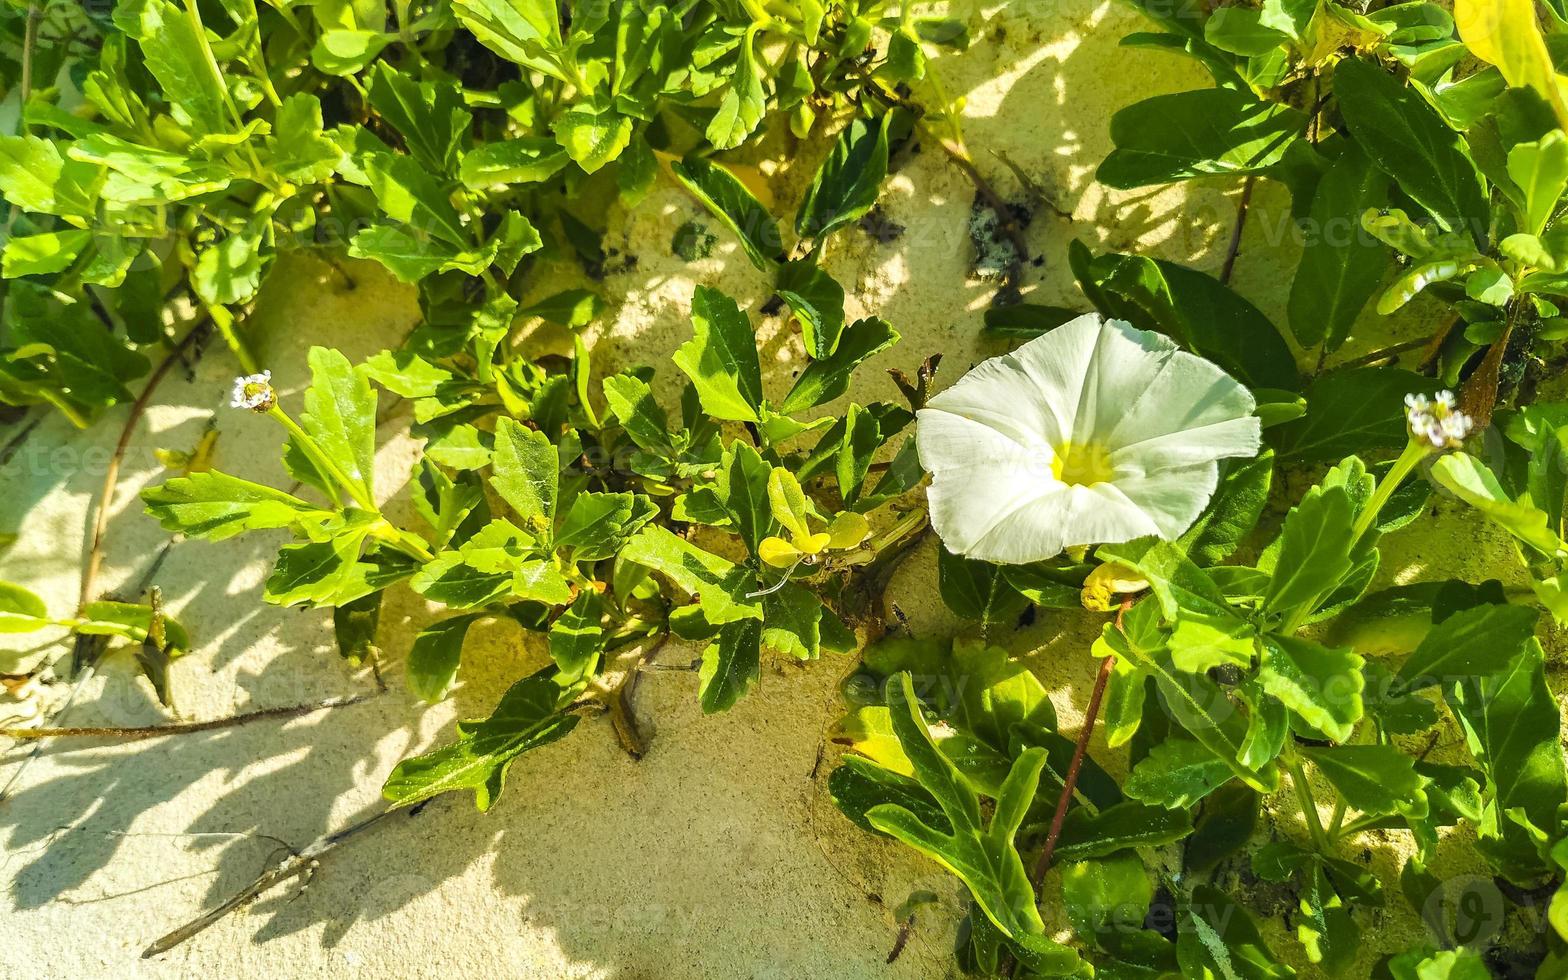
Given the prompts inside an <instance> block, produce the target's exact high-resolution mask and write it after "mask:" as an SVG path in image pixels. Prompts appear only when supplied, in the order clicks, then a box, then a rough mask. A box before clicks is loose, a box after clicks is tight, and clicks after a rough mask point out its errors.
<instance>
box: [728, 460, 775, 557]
mask: <svg viewBox="0 0 1568 980" xmlns="http://www.w3.org/2000/svg"><path fill="white" fill-rule="evenodd" d="M772 472H773V467H772V466H770V465H768V464H767V463H766V462H764V461H763V459H762V456H761V455H759V454H758V453H757V451H756V450H755V449H753V448H752V447H750V446H748V445H746V444H745V443H743V442H736V443H732V444H731V446H730V448H729V449H728V450H727V451H726V452H725V454H724V460H723V462H721V463H720V464H719V476H718V481H717V483H716V485H715V490H716V491H717V493H718V497H719V502H720V503H721V504H723V505H724V509H725V510H726V511H728V512H729V515H730V520H731V521H732V522H733V524H734V527H735V531H736V533H738V534H739V535H740V538H741V540H742V541H744V542H745V544H746V549H747V550H748V551H750V552H751V553H752V554H756V553H757V547H758V545H760V544H761V543H762V539H763V538H765V537H767V536H768V535H770V534H771V533H772V532H773V526H774V522H773V505H772V503H771V502H770V501H769V499H768V477H769V476H770V475H771V474H772Z"/></svg>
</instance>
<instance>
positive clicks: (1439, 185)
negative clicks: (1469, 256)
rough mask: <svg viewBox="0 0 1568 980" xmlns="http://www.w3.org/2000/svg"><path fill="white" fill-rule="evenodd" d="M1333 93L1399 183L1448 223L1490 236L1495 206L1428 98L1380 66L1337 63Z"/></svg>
mask: <svg viewBox="0 0 1568 980" xmlns="http://www.w3.org/2000/svg"><path fill="white" fill-rule="evenodd" d="M1334 95H1335V97H1336V98H1337V99H1338V101H1339V111H1340V113H1341V114H1342V115H1343V116H1344V117H1345V123H1346V125H1347V126H1349V128H1350V132H1351V135H1353V136H1354V137H1355V138H1356V141H1357V143H1358V144H1359V145H1360V146H1361V147H1362V148H1363V149H1365V150H1366V151H1367V154H1368V155H1369V156H1371V158H1372V160H1373V162H1374V163H1376V164H1377V165H1378V166H1379V167H1381V168H1382V169H1383V170H1384V172H1386V173H1387V174H1388V175H1389V176H1390V177H1393V178H1394V180H1395V181H1397V182H1398V183H1399V186H1400V189H1401V190H1403V191H1404V192H1405V193H1406V194H1408V195H1410V197H1411V198H1412V199H1413V200H1414V201H1415V202H1416V203H1418V204H1420V205H1421V206H1422V207H1424V208H1426V209H1427V210H1428V211H1430V212H1431V213H1432V216H1433V217H1434V218H1436V219H1437V221H1438V223H1439V224H1441V225H1442V226H1443V227H1444V228H1445V229H1447V230H1449V231H1453V232H1462V233H1464V234H1466V235H1468V236H1469V237H1471V238H1473V239H1475V240H1476V241H1484V240H1485V239H1486V235H1487V230H1488V227H1489V225H1490V216H1491V212H1490V208H1489V205H1488V203H1487V197H1486V191H1485V190H1484V189H1483V187H1482V185H1481V177H1480V175H1479V174H1478V173H1477V172H1476V168H1475V163H1474V162H1472V161H1471V159H1470V157H1469V155H1468V154H1467V153H1466V152H1465V145H1464V141H1463V140H1462V139H1461V138H1460V136H1459V134H1458V133H1455V132H1454V131H1453V130H1452V129H1450V128H1449V127H1448V124H1447V123H1445V122H1444V121H1443V118H1442V117H1441V116H1440V115H1438V113H1437V110H1435V109H1433V108H1432V107H1431V106H1430V105H1429V104H1428V103H1427V102H1426V100H1425V99H1423V98H1421V96H1419V95H1418V94H1416V92H1415V91H1414V90H1413V89H1411V88H1408V87H1407V86H1405V85H1404V84H1402V83H1401V82H1400V81H1399V80H1398V79H1396V78H1394V76H1392V75H1390V74H1389V73H1388V72H1386V71H1384V70H1383V69H1382V68H1381V67H1379V66H1378V65H1375V64H1373V63H1371V62H1368V61H1362V60H1359V59H1355V58H1347V59H1345V60H1344V61H1341V62H1340V63H1339V65H1338V66H1337V67H1336V68H1335V69H1334Z"/></svg>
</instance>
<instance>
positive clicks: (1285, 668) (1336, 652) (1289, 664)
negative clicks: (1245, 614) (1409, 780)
mask: <svg viewBox="0 0 1568 980" xmlns="http://www.w3.org/2000/svg"><path fill="white" fill-rule="evenodd" d="M1363 663H1364V661H1363V660H1362V658H1361V656H1360V655H1359V654H1357V653H1355V652H1354V651H1352V650H1351V649H1350V648H1349V647H1326V646H1323V645H1321V644H1318V643H1314V642H1312V641H1311V640H1306V639H1302V638H1301V637H1299V636H1278V635H1274V634H1270V635H1267V636H1265V637H1264V638H1263V660H1262V664H1261V666H1260V667H1259V669H1258V684H1259V685H1261V686H1262V688H1263V690H1265V691H1267V692H1268V693H1269V694H1271V695H1273V696H1274V697H1276V698H1278V699H1279V700H1280V701H1281V702H1282V703H1284V705H1285V706H1286V707H1287V708H1289V709H1290V710H1292V711H1294V712H1295V713H1296V714H1298V715H1300V716H1301V717H1302V719H1304V720H1305V721H1306V722H1307V724H1309V725H1311V726H1312V727H1313V728H1316V729H1317V730H1318V731H1320V732H1322V733H1323V734H1325V735H1327V736H1328V737H1329V738H1332V739H1334V740H1335V741H1340V742H1343V741H1345V740H1346V739H1348V738H1350V735H1351V732H1352V731H1354V730H1355V726H1356V722H1358V721H1360V720H1361V716H1362V714H1363V713H1364V711H1365V705H1364V703H1363V701H1362V696H1361V692H1362V691H1363V690H1364V689H1365V687H1366V679H1365V678H1364V677H1363V676H1362V674H1361V666H1362V664H1363Z"/></svg>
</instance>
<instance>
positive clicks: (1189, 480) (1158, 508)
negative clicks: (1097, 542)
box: [1106, 462, 1219, 543]
mask: <svg viewBox="0 0 1568 980" xmlns="http://www.w3.org/2000/svg"><path fill="white" fill-rule="evenodd" d="M1114 486H1115V488H1116V490H1117V492H1119V493H1121V494H1122V495H1124V496H1125V497H1126V499H1127V500H1128V501H1130V502H1131V503H1132V504H1133V505H1134V506H1136V507H1137V508H1138V510H1139V511H1141V512H1142V513H1144V514H1145V515H1147V516H1148V518H1149V520H1150V521H1151V522H1152V523H1153V525H1154V530H1153V531H1148V532H1145V533H1149V534H1156V535H1158V536H1159V537H1161V538H1164V539H1165V540H1166V541H1172V540H1175V539H1176V538H1179V537H1181V536H1182V535H1183V534H1185V533H1186V531H1187V529H1188V528H1190V527H1192V524H1193V522H1194V521H1196V520H1197V519H1198V517H1199V515H1201V514H1202V513H1203V508H1205V507H1207V506H1208V505H1209V498H1211V497H1213V496H1214V490H1215V488H1216V487H1217V486H1219V466H1218V465H1217V464H1215V463H1213V462H1207V463H1198V464H1196V465H1193V466H1185V467H1174V468H1170V469H1162V470H1159V471H1157V472H1153V473H1147V474H1137V475H1132V476H1126V477H1121V476H1118V477H1117V479H1116V483H1115V484H1114ZM1128 540H1131V539H1128ZM1106 543H1109V542H1106Z"/></svg>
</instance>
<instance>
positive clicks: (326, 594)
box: [263, 530, 383, 606]
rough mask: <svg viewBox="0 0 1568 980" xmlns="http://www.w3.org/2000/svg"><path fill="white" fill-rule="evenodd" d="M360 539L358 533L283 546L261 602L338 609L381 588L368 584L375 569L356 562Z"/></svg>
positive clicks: (360, 532) (360, 533)
mask: <svg viewBox="0 0 1568 980" xmlns="http://www.w3.org/2000/svg"><path fill="white" fill-rule="evenodd" d="M363 537H364V533H363V530H360V531H359V532H358V533H352V532H351V533H346V534H340V535H339V536H338V537H336V538H334V539H332V540H330V541H313V542H307V543H303V544H290V545H284V546H283V548H281V549H279V551H278V561H277V564H276V565H275V566H273V569H272V574H271V575H269V576H268V577H267V584H266V588H265V590H264V592H263V598H265V599H266V600H267V601H268V602H271V603H274V604H276V605H280V606H295V605H301V604H304V605H311V606H341V605H346V604H348V603H350V602H353V601H354V600H355V599H359V598H361V597H363V596H366V595H369V594H370V593H371V592H374V591H376V589H377V588H380V587H383V586H378V585H373V584H372V583H371V582H370V580H369V576H370V575H371V573H373V572H374V571H376V570H377V569H376V566H374V565H371V564H369V563H367V562H362V561H359V549H360V542H361V540H362V539H363Z"/></svg>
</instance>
